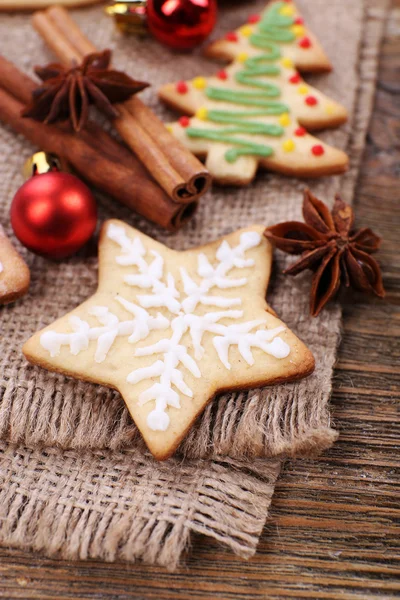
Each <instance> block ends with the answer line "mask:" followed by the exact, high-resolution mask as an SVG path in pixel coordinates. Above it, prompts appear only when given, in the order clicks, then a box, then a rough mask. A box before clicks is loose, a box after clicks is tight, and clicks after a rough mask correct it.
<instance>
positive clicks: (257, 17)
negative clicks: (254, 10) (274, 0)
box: [247, 15, 261, 25]
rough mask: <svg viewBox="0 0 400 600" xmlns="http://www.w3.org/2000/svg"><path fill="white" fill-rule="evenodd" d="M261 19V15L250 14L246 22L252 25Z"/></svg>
mask: <svg viewBox="0 0 400 600" xmlns="http://www.w3.org/2000/svg"><path fill="white" fill-rule="evenodd" d="M260 21H261V15H250V16H249V18H248V20H247V22H248V23H250V25H254V24H255V23H259V22H260Z"/></svg>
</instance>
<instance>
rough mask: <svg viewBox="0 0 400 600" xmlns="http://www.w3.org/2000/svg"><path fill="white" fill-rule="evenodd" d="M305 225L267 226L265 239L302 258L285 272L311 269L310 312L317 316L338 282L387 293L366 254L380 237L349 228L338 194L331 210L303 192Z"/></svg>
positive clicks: (345, 207) (346, 207) (346, 209)
mask: <svg viewBox="0 0 400 600" xmlns="http://www.w3.org/2000/svg"><path fill="white" fill-rule="evenodd" d="M303 216H304V220H305V223H301V222H297V221H288V222H287V223H280V224H279V225H274V226H273V227H268V229H266V231H265V233H264V235H265V236H266V237H267V238H268V239H269V240H270V241H271V242H272V243H273V244H275V246H276V247H277V248H279V249H280V250H283V251H284V252H288V253H289V254H301V258H300V259H299V260H298V261H297V262H295V263H294V264H293V265H292V266H291V267H289V268H288V269H286V270H285V271H284V273H285V274H287V275H297V274H298V273H300V272H301V271H304V270H305V269H311V270H312V271H314V276H313V282H312V286H311V303H310V311H311V314H312V315H313V316H317V315H318V313H319V312H320V311H321V310H322V308H323V307H324V306H325V304H326V303H327V302H328V301H329V300H330V299H331V298H333V296H334V295H335V294H336V292H337V291H338V289H339V287H340V284H341V282H343V283H344V285H345V286H346V287H349V286H350V285H351V286H352V287H354V288H355V289H357V290H361V291H362V292H369V293H371V292H372V293H374V294H376V295H377V296H379V297H380V298H383V296H384V295H385V290H384V288H383V284H382V275H381V271H380V268H379V265H378V263H377V262H376V260H375V259H374V258H373V257H372V256H370V255H371V254H372V253H373V252H376V251H377V250H378V248H379V245H380V242H381V240H380V238H379V237H378V236H377V235H375V234H374V232H373V231H371V229H369V228H368V227H366V228H364V229H359V230H353V224H354V213H353V209H352V208H351V206H349V205H348V204H346V203H345V202H343V200H342V199H341V198H340V197H339V196H338V195H337V196H336V198H335V204H334V205H333V209H332V211H330V210H329V209H328V207H327V206H326V205H325V204H324V203H323V202H321V200H318V198H316V197H315V196H313V195H312V194H311V192H310V191H309V190H306V191H305V192H304V202H303Z"/></svg>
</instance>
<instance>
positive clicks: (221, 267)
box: [40, 223, 290, 431]
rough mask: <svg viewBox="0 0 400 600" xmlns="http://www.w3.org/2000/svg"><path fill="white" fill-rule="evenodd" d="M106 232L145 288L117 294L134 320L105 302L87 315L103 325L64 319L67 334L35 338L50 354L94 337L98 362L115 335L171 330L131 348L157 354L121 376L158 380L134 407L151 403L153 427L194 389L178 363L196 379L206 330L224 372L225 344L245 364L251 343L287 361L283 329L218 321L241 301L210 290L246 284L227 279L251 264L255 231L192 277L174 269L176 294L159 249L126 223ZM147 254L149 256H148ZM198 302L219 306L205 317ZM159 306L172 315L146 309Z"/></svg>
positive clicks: (130, 278) (201, 260)
mask: <svg viewBox="0 0 400 600" xmlns="http://www.w3.org/2000/svg"><path fill="white" fill-rule="evenodd" d="M107 236H108V237H109V238H110V239H111V240H113V241H114V242H115V243H116V244H118V245H119V246H120V248H121V251H122V252H121V254H120V255H119V256H117V257H116V262H117V263H118V264H119V265H121V266H124V267H135V268H136V270H135V272H133V273H128V274H127V275H125V276H124V277H123V281H124V282H125V283H127V284H128V285H130V286H133V287H137V288H140V289H143V290H145V291H146V292H147V293H143V294H138V295H136V300H137V302H138V304H134V303H132V302H129V301H128V300H126V299H125V298H122V297H121V296H120V295H117V296H116V297H115V299H116V300H117V301H118V302H119V304H121V306H123V308H124V309H125V310H126V311H127V312H129V313H130V314H132V315H133V318H132V319H130V320H126V321H121V320H120V319H119V318H118V317H117V316H116V315H115V314H114V313H112V312H111V311H110V309H109V308H108V307H106V306H94V307H92V308H91V309H90V311H89V314H90V315H92V316H93V317H96V318H97V320H98V321H99V323H100V324H101V326H99V327H91V326H90V325H89V323H88V322H87V321H84V320H82V319H80V318H79V317H77V316H71V317H70V326H71V329H72V332H71V333H58V332H55V331H47V332H45V333H43V334H42V336H41V338H40V342H41V344H42V346H43V347H44V348H45V349H46V350H47V351H48V352H49V353H50V355H51V356H57V355H58V354H59V353H60V350H61V347H62V346H69V349H70V352H71V354H73V355H77V354H79V352H81V351H82V350H86V349H87V348H88V347H89V343H90V341H92V340H95V341H96V342H97V344H96V350H95V355H94V360H95V361H96V362H97V363H102V362H103V361H104V360H106V358H107V355H108V352H109V351H110V349H111V347H112V345H113V344H114V341H115V339H116V338H117V337H120V336H122V337H127V338H128V343H130V344H136V343H137V342H138V341H140V340H145V339H146V338H147V336H148V335H149V333H150V332H151V331H152V330H156V329H158V330H167V329H168V330H171V331H172V334H171V335H170V336H169V337H162V338H161V339H160V340H159V341H157V342H156V343H154V344H152V345H149V346H143V347H141V348H136V349H135V350H134V351H133V354H134V356H135V357H141V356H153V355H158V358H157V359H156V360H155V361H154V362H153V363H152V364H151V365H150V366H145V367H142V368H137V369H135V370H134V371H132V372H131V373H129V375H128V377H127V381H128V383H131V384H136V383H139V382H141V381H144V380H156V381H155V382H154V383H152V384H151V385H150V386H149V387H148V388H147V389H146V390H145V391H143V392H142V393H141V394H139V398H138V403H139V405H143V404H146V403H147V402H152V401H154V402H155V407H154V409H153V410H152V411H151V412H150V413H149V415H148V417H147V424H148V426H149V427H150V429H152V430H155V431H165V430H166V429H167V428H168V426H169V423H170V418H169V416H168V413H167V408H168V406H171V407H175V408H180V401H181V397H180V394H179V393H178V392H180V393H181V394H182V395H184V396H186V397H188V398H192V397H193V391H192V390H191V389H190V387H189V386H188V385H187V383H186V382H185V379H184V372H182V371H181V370H180V366H181V365H182V366H183V367H184V369H186V370H187V371H189V373H191V375H192V376H193V377H195V378H200V377H201V375H202V374H201V371H200V368H199V365H198V364H197V361H199V360H201V359H202V357H203V356H204V347H203V346H202V340H203V336H204V334H205V333H210V334H212V335H213V339H212V343H213V346H214V348H215V350H216V353H217V356H218V358H219V360H220V361H221V363H222V364H223V365H224V367H225V368H226V369H230V368H231V364H230V362H229V351H230V348H231V346H235V347H237V349H238V351H239V353H240V355H241V356H242V358H243V359H244V360H245V361H246V362H247V363H248V364H249V365H250V366H251V365H253V364H254V357H253V354H252V349H253V348H259V349H261V350H262V351H263V352H265V353H267V354H271V355H273V356H275V357H276V358H285V357H286V356H288V354H289V353H290V348H289V346H288V345H287V344H286V342H284V341H283V340H282V338H280V337H279V334H280V333H281V332H283V331H284V330H285V327H283V326H279V327H276V328H274V329H269V330H267V329H265V328H262V327H265V325H266V321H265V320H263V319H257V320H253V321H247V322H242V321H239V322H234V323H232V324H228V325H226V324H223V323H221V322H220V321H221V320H223V319H230V320H232V321H235V320H236V321H238V320H240V319H242V318H243V314H244V313H243V311H242V310H240V308H238V307H240V305H241V303H242V300H241V298H240V295H239V297H237V298H232V297H227V296H223V295H221V294H218V292H217V293H212V290H215V288H216V289H217V290H226V289H232V288H240V287H243V286H245V285H246V283H247V278H246V277H241V278H233V277H230V276H229V273H230V271H231V270H232V269H233V268H237V269H243V268H248V267H253V266H254V261H253V260H252V259H247V258H246V256H245V253H246V251H247V250H249V249H251V248H254V247H256V246H258V245H259V244H260V242H261V236H260V235H259V234H258V233H257V232H254V231H248V232H244V233H242V234H241V236H240V242H239V244H238V245H237V246H235V247H233V248H232V247H231V246H230V244H229V243H228V242H227V241H226V240H224V241H223V242H222V243H221V245H220V247H219V248H218V250H217V252H216V257H215V258H216V264H215V265H212V264H211V263H210V261H209V260H208V258H207V256H206V255H205V254H203V253H201V254H199V256H198V266H197V278H196V279H194V277H192V276H191V275H190V274H189V273H188V272H187V270H186V269H185V268H183V267H181V269H180V273H181V277H182V282H183V292H182V293H180V292H179V291H178V290H177V288H176V285H175V279H174V277H173V275H172V274H171V273H169V272H167V273H164V271H165V268H164V259H163V257H162V256H161V254H159V253H158V252H156V251H154V250H152V251H150V252H147V251H146V248H145V247H144V245H143V243H142V242H141V240H140V239H139V238H138V237H135V238H133V239H131V238H129V237H128V235H127V234H126V230H125V228H124V227H122V226H119V225H116V224H114V223H111V224H110V225H109V226H108V229H107ZM147 254H150V257H151V259H150V261H147V260H146V255H147ZM198 305H203V306H214V307H217V308H220V309H227V310H220V311H215V312H208V313H206V314H204V315H203V314H196V312H195V311H196V308H197V307H198ZM156 308H165V309H167V310H168V312H169V313H171V316H170V318H167V317H166V316H164V315H162V314H161V313H159V312H158V313H157V312H156V314H155V315H153V314H151V313H150V312H149V309H156ZM186 333H187V334H188V335H189V337H190V340H191V342H192V346H193V352H194V356H191V354H190V353H189V350H188V347H187V345H186V344H185V342H184V339H183V338H184V336H185V334H186Z"/></svg>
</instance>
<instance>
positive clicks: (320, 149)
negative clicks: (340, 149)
mask: <svg viewBox="0 0 400 600" xmlns="http://www.w3.org/2000/svg"><path fill="white" fill-rule="evenodd" d="M311 152H312V153H313V154H314V156H322V154H324V152H325V150H324V147H323V146H321V145H320V144H316V145H315V146H313V147H312V148H311Z"/></svg>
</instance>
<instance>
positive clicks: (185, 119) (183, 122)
mask: <svg viewBox="0 0 400 600" xmlns="http://www.w3.org/2000/svg"><path fill="white" fill-rule="evenodd" d="M179 125H181V126H182V127H189V125H190V119H189V117H180V118H179Z"/></svg>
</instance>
